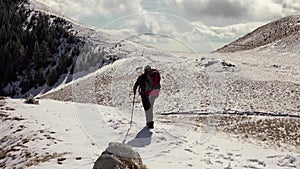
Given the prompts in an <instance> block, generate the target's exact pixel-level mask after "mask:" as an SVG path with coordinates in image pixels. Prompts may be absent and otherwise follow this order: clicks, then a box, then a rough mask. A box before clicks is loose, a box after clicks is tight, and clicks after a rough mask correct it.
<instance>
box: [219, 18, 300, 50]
mask: <svg viewBox="0 0 300 169" xmlns="http://www.w3.org/2000/svg"><path fill="white" fill-rule="evenodd" d="M299 34H300V14H299V15H291V16H287V17H283V18H280V19H278V20H275V21H273V22H270V23H267V24H265V25H263V26H260V27H259V28H257V29H255V30H254V31H252V32H250V33H248V34H246V35H245V36H243V37H240V38H239V39H237V40H236V41H233V42H231V43H229V44H228V45H225V46H223V47H222V48H219V49H217V50H215V51H214V52H216V53H230V52H237V51H246V50H252V49H258V48H263V49H264V50H265V49H273V50H277V51H279V52H294V53H297V52H298V47H300V45H299V43H300V38H299ZM295 44H298V45H295Z"/></svg>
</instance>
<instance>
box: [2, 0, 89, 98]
mask: <svg viewBox="0 0 300 169" xmlns="http://www.w3.org/2000/svg"><path fill="white" fill-rule="evenodd" d="M26 5H28V2H27V1H26V0H9V1H0V24H1V28H0V56H1V57H0V59H1V60H0V78H1V81H0V89H1V90H0V95H8V96H14V95H16V94H19V95H20V94H24V93H26V92H27V91H28V90H30V89H31V88H37V87H39V86H43V85H44V84H48V85H49V86H52V85H54V84H55V83H56V82H57V80H58V79H59V77H60V75H61V74H63V73H67V71H68V69H70V67H71V65H72V64H73V65H74V63H73V62H74V57H75V56H77V55H78V54H79V52H80V49H81V47H82V46H83V42H82V41H81V40H80V39H79V38H78V37H76V36H75V35H74V34H75V33H74V32H72V31H70V30H71V28H72V25H71V24H69V23H67V22H66V21H65V20H63V19H62V18H59V17H56V16H54V15H46V14H44V13H41V12H38V11H32V10H30V9H29V8H28V7H26Z"/></svg>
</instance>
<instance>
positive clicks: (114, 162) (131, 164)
mask: <svg viewBox="0 0 300 169" xmlns="http://www.w3.org/2000/svg"><path fill="white" fill-rule="evenodd" d="M115 168H128V169H146V167H145V166H144V165H143V162H142V159H141V156H140V155H139V153H138V152H136V151H134V150H133V149H132V148H131V147H130V146H128V145H125V144H122V143H116V142H112V143H109V146H108V148H107V149H106V150H105V151H104V152H102V154H101V156H100V157H99V158H98V159H97V160H96V162H95V164H94V167H93V169H115Z"/></svg>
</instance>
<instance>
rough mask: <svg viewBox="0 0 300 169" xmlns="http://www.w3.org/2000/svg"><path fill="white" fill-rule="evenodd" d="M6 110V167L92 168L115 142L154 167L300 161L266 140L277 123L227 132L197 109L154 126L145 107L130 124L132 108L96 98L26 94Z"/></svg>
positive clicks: (5, 103)
mask: <svg viewBox="0 0 300 169" xmlns="http://www.w3.org/2000/svg"><path fill="white" fill-rule="evenodd" d="M1 109H2V111H1V116H0V120H1V123H0V130H1V133H0V135H1V140H0V141H1V144H0V151H2V152H5V155H4V157H2V159H0V166H1V167H3V168H13V167H25V166H27V167H28V168H31V169H34V168H36V169H38V168H45V169H53V168H64V169H66V168H67V169H69V168H70V169H71V168H72V169H82V168H92V166H93V163H94V162H95V161H96V159H97V158H98V157H99V155H100V154H101V152H102V151H103V150H105V148H106V147H107V145H108V143H109V142H112V141H114V142H122V143H124V144H127V145H130V146H132V147H133V148H134V149H135V150H136V151H138V152H139V153H140V155H141V157H142V158H143V163H144V164H146V166H147V167H148V168H149V169H152V168H153V169H154V168H195V169H198V168H210V169H211V168H212V169H219V168H272V169H286V168H299V167H300V152H299V149H293V150H292V149H291V147H290V146H287V145H286V144H283V143H280V144H279V145H280V146H281V147H278V145H277V144H276V145H275V144H273V143H272V141H271V140H264V139H268V138H266V137H264V135H267V134H268V133H269V132H270V131H271V128H269V131H265V132H260V133H261V138H262V140H264V141H256V140H254V139H253V138H251V136H250V135H246V134H245V135H243V136H240V135H238V134H234V135H233V134H228V133H227V134H226V133H224V132H222V130H221V128H222V127H221V126H222V125H221V126H219V127H221V128H219V127H218V128H215V127H213V126H211V127H208V125H209V124H207V122H208V120H207V119H205V116H202V117H198V123H192V122H193V121H194V120H193V119H194V118H195V116H194V115H192V116H178V115H176V116H168V117H166V116H156V117H155V118H156V123H155V126H156V127H155V129H153V130H150V131H149V130H148V129H145V128H144V115H143V112H142V111H140V110H135V112H134V117H133V121H134V122H133V124H132V126H130V124H129V122H130V110H128V109H123V108H116V107H106V106H100V105H95V104H81V103H72V102H60V101H53V100H49V99H42V100H40V104H39V105H28V104H24V102H23V100H22V99H5V100H3V99H2V100H1ZM224 117H226V116H224ZM207 118H208V119H209V117H207ZM212 118H214V119H215V118H216V116H212V117H211V119H212ZM244 118H246V117H243V119H242V118H241V119H239V120H238V119H236V120H238V122H239V123H240V126H243V125H244V124H245V125H246V124H250V123H251V122H252V121H253V120H254V119H247V120H245V119H244ZM268 119H270V118H269V117H265V118H259V119H257V120H258V121H261V122H264V121H268ZM280 119H282V118H278V120H280ZM286 120H288V119H286ZM200 121H201V122H200ZM205 122H206V124H205ZM224 122H227V123H229V121H228V120H225V121H224ZM231 122H233V121H231ZM289 122H290V125H293V124H294V122H293V121H292V120H291V121H289ZM220 124H221V123H220ZM233 124H234V123H231V124H230V125H228V126H232V125H233ZM261 124H264V123H261ZM275 124H276V123H275ZM223 125H224V124H223ZM276 125H278V124H276ZM278 127H279V126H278ZM298 127H299V126H298ZM217 129H218V130H220V131H218V132H216V131H217ZM298 130H299V128H298ZM252 133H254V130H252ZM293 134H294V135H297V129H296V130H294V131H290V135H293ZM236 135H237V136H238V137H236Z"/></svg>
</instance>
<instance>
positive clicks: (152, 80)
mask: <svg viewBox="0 0 300 169" xmlns="http://www.w3.org/2000/svg"><path fill="white" fill-rule="evenodd" d="M138 87H139V93H140V95H146V96H148V95H149V94H150V92H151V91H152V90H154V89H160V74H159V72H158V71H157V70H156V69H152V70H151V71H148V72H145V73H143V74H142V75H140V76H139V77H138V79H137V81H136V82H135V84H134V86H133V91H134V93H135V92H136V90H137V88H138Z"/></svg>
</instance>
